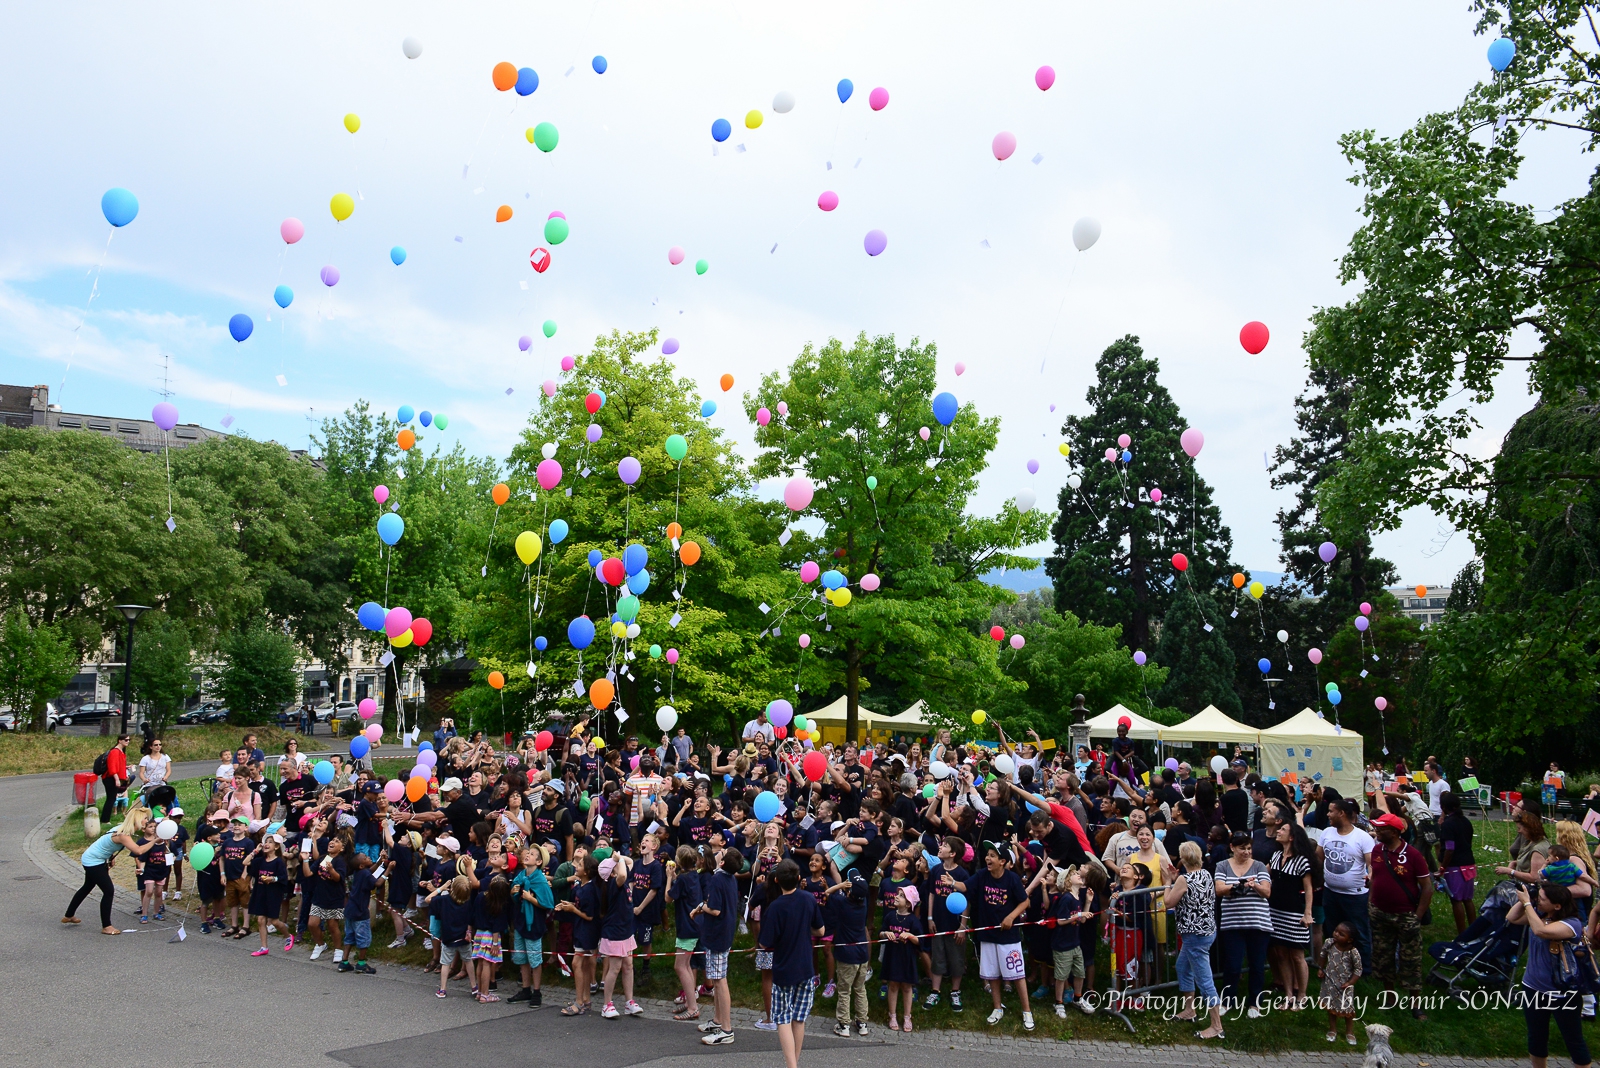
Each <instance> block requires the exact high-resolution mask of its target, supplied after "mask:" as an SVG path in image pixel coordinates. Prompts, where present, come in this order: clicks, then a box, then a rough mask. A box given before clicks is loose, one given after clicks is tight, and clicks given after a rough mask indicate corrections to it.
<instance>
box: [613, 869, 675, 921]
mask: <svg viewBox="0 0 1600 1068" xmlns="http://www.w3.org/2000/svg"><path fill="white" fill-rule="evenodd" d="M628 879H629V886H630V887H631V888H632V893H633V904H634V907H635V908H638V906H639V905H640V904H641V903H642V902H643V901H644V899H645V897H646V895H648V894H649V893H650V891H652V890H654V891H655V892H656V896H655V897H653V898H651V899H650V904H649V906H648V907H646V908H645V909H643V910H642V911H640V913H639V922H640V923H642V924H644V925H645V926H646V927H655V926H657V925H659V924H660V923H661V890H662V888H663V887H665V886H666V885H667V870H666V868H664V867H662V866H661V862H660V861H659V860H652V861H651V862H650V863H648V864H643V863H641V864H640V865H638V866H637V867H636V868H634V869H633V874H632V875H630V876H629V877H628ZM631 933H632V932H631V931H630V932H629V934H631ZM623 937H624V938H626V937H627V935H624V936H623Z"/></svg>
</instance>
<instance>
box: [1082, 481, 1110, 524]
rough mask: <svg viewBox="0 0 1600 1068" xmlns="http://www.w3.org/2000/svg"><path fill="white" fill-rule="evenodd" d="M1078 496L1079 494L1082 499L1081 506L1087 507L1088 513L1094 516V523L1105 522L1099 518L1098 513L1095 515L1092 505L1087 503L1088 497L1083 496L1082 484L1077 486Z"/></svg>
mask: <svg viewBox="0 0 1600 1068" xmlns="http://www.w3.org/2000/svg"><path fill="white" fill-rule="evenodd" d="M1078 496H1079V498H1081V499H1082V500H1083V506H1084V507H1085V508H1087V509H1089V514H1090V515H1093V516H1094V521H1095V522H1096V523H1103V522H1105V520H1103V519H1101V518H1100V517H1099V516H1098V515H1095V512H1094V506H1093V505H1091V504H1090V503H1089V498H1088V497H1086V496H1084V493H1083V487H1082V486H1079V487H1078Z"/></svg>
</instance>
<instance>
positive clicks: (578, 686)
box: [572, 679, 583, 697]
mask: <svg viewBox="0 0 1600 1068" xmlns="http://www.w3.org/2000/svg"><path fill="white" fill-rule="evenodd" d="M572 692H573V693H575V694H577V695H578V696H579V697H582V696H583V680H582V679H573V680H572Z"/></svg>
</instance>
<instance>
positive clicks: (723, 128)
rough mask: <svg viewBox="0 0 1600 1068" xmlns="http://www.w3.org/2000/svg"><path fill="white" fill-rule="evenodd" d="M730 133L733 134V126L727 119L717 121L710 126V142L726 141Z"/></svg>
mask: <svg viewBox="0 0 1600 1068" xmlns="http://www.w3.org/2000/svg"><path fill="white" fill-rule="evenodd" d="M731 133H733V124H732V123H730V122H729V121H728V120H727V119H718V120H717V121H716V122H714V123H712V124H711V140H713V141H726V140H727V139H728V135H729V134H731Z"/></svg>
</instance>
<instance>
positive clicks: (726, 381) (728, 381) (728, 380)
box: [722, 375, 733, 393]
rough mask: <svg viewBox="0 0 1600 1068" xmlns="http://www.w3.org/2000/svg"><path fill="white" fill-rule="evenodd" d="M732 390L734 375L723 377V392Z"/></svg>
mask: <svg viewBox="0 0 1600 1068" xmlns="http://www.w3.org/2000/svg"><path fill="white" fill-rule="evenodd" d="M732 388H733V376H732V375H723V376H722V392H724V393H726V392H728V390H730V389H732Z"/></svg>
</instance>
